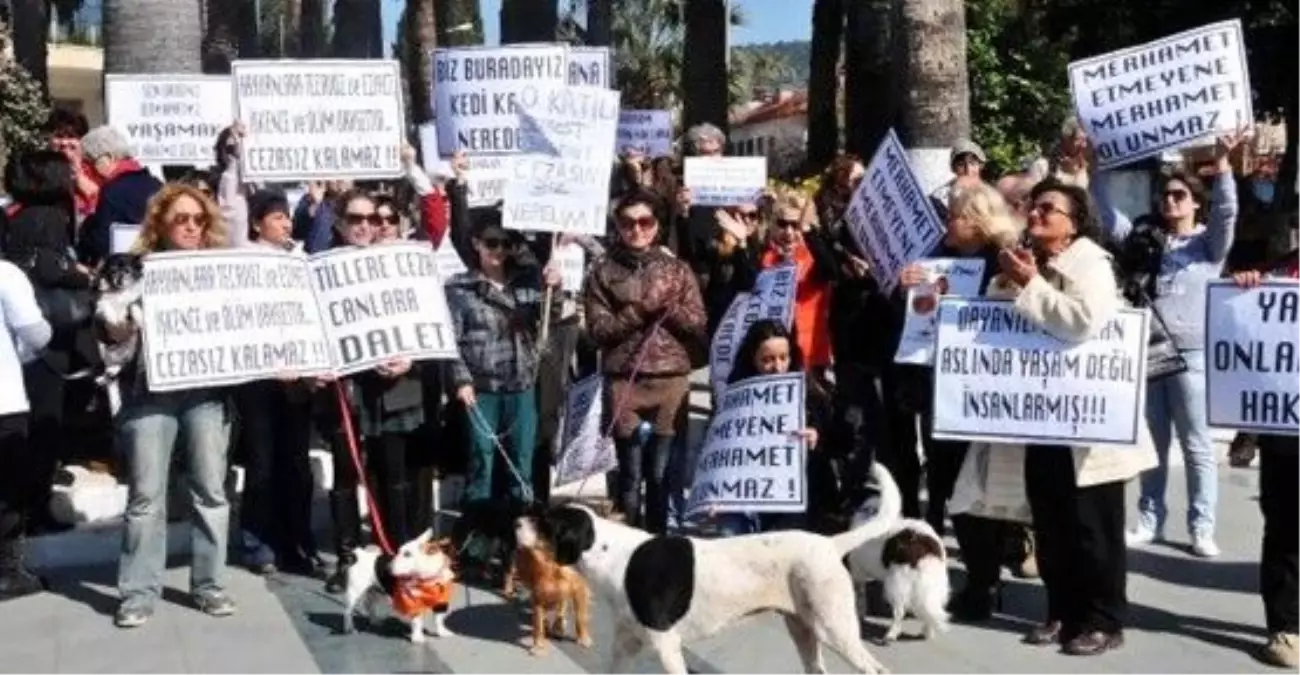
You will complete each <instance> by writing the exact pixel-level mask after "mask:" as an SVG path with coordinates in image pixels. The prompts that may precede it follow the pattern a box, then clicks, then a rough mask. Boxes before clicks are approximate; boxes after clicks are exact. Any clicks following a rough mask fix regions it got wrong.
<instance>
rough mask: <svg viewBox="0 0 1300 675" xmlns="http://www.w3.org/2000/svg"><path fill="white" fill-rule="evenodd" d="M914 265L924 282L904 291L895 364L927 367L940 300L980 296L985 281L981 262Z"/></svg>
mask: <svg viewBox="0 0 1300 675" xmlns="http://www.w3.org/2000/svg"><path fill="white" fill-rule="evenodd" d="M916 264H918V265H920V266H921V268H922V269H924V270H925V277H926V279H927V281H926V282H925V283H923V284H920V285H919V286H916V287H914V288H910V289H908V291H907V310H906V311H905V313H904V314H903V334H902V336H901V337H900V338H899V340H898V352H896V353H895V354H894V363H910V364H913V365H918V366H928V365H930V364H932V363H934V334H935V331H937V330H938V328H939V296H942V295H955V296H958V297H963V298H972V297H975V296H978V295H979V294H980V282H981V281H983V279H984V260H983V259H982V258H931V259H929V260H921V261H918V262H917V263H916Z"/></svg>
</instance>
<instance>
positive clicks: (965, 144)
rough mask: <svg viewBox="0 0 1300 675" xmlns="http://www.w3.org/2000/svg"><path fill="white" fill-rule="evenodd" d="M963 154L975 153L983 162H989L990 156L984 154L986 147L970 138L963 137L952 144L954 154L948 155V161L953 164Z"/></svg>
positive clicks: (976, 157)
mask: <svg viewBox="0 0 1300 675" xmlns="http://www.w3.org/2000/svg"><path fill="white" fill-rule="evenodd" d="M962 155H975V159H978V160H979V161H980V163H981V164H988V161H989V160H988V158H987V157H985V156H984V149H983V148H981V147H980V146H978V145H976V144H975V141H972V140H970V139H969V138H963V139H960V140H958V141H957V142H956V143H953V144H952V154H951V155H949V156H948V163H949V164H952V163H954V162H956V161H957V158H958V157H961V156H962Z"/></svg>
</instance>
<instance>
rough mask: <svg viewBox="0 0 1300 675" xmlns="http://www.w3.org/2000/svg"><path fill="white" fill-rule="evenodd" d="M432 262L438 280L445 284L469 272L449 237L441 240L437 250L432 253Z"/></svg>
mask: <svg viewBox="0 0 1300 675" xmlns="http://www.w3.org/2000/svg"><path fill="white" fill-rule="evenodd" d="M433 262H434V264H435V265H437V266H438V278H440V279H442V280H443V282H446V281H447V280H448V279H450V278H452V277H454V276H456V275H457V274H460V273H462V272H467V271H469V268H468V267H466V266H465V261H464V260H461V259H460V254H459V253H457V252H456V247H455V246H453V245H452V243H451V235H446V236H444V237H443V238H442V242H441V243H440V244H439V245H438V248H437V250H435V251H434V252H433Z"/></svg>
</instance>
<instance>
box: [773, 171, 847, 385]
mask: <svg viewBox="0 0 1300 675" xmlns="http://www.w3.org/2000/svg"><path fill="white" fill-rule="evenodd" d="M772 216H773V217H772V220H771V221H770V222H769V224H768V227H767V245H766V246H764V247H763V251H762V253H761V254H760V255H759V259H758V263H759V267H760V268H761V269H768V268H771V267H775V266H777V265H794V266H795V267H796V268H797V269H798V279H797V281H796V285H795V319H794V324H795V331H794V332H795V338H796V339H797V340H798V342H799V351H800V353H801V354H803V358H804V367H805V368H807V369H808V371H809V372H810V373H811V374H812V376H813V377H814V378H815V379H816V380H817V381H819V382H824V381H825V379H826V371H827V369H829V368H830V365H831V336H830V326H829V322H830V299H831V286H830V284H831V280H832V278H833V274H834V272H833V269H834V265H835V260H834V257H833V255H834V254H832V253H831V252H830V250H829V248H828V247H827V246H826V244H825V242H824V240H823V239H821V238H820V237H812V236H808V237H805V236H804V234H805V233H810V232H811V231H812V229H813V226H814V224H815V221H813V220H811V219H812V218H814V217H815V216H814V215H813V213H812V208H811V205H810V204H809V203H808V199H807V198H805V197H804V196H803V195H801V194H799V193H795V192H791V193H786V194H782V195H779V196H778V197H777V199H776V203H775V205H774V206H773V209H772Z"/></svg>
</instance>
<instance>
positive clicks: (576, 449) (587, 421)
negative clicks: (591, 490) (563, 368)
mask: <svg viewBox="0 0 1300 675" xmlns="http://www.w3.org/2000/svg"><path fill="white" fill-rule="evenodd" d="M604 382H605V378H604V377H603V376H602V375H600V374H599V373H597V374H595V375H589V376H588V377H586V378H584V379H582V380H581V381H579V382H576V383H574V384H573V386H571V387H569V391H568V394H567V395H566V397H565V400H566V404H565V407H564V425H563V426H562V427H561V430H560V443H559V446H560V461H559V463H558V464H557V465H556V467H555V486H556V487H563V486H565V485H569V484H572V483H576V482H578V481H581V480H586V479H587V478H590V477H592V476H597V475H602V474H605V473H607V472H609V471H613V470H614V469H616V468H618V454H617V453H616V452H615V451H614V443H613V442H612V441H611V440H610V439H608V438H602V437H601V433H600V432H601V429H600V419H601V412H602V410H603V409H604V399H603V393H604Z"/></svg>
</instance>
